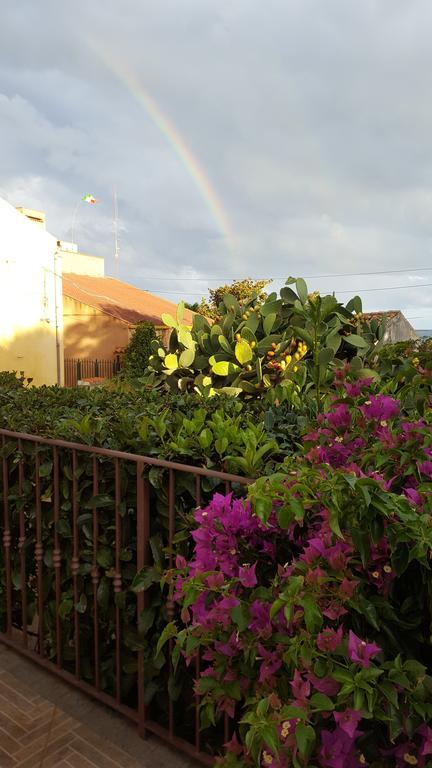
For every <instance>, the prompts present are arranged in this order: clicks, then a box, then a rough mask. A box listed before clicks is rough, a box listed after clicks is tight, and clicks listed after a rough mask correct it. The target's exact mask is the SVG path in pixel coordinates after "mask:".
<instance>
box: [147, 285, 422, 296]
mask: <svg viewBox="0 0 432 768" xmlns="http://www.w3.org/2000/svg"><path fill="white" fill-rule="evenodd" d="M430 287H432V283H419V284H418V285H388V286H385V287H384V288H356V289H353V288H350V289H349V290H344V291H339V290H337V291H334V293H337V294H339V293H353V294H356V293H366V291H368V292H369V291H404V290H406V289H408V288H430ZM142 290H145V288H144V289H142ZM154 291H155V292H156V293H164V294H176V295H179V296H182V295H183V294H187V295H188V296H202V293H194V292H191V291H188V290H187V289H186V288H184V289H183V290H182V291H159V290H158V289H157V288H155V289H154Z"/></svg>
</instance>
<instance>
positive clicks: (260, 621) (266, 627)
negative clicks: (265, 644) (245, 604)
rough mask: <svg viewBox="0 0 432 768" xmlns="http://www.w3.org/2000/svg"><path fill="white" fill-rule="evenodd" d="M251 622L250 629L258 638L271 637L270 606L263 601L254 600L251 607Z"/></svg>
mask: <svg viewBox="0 0 432 768" xmlns="http://www.w3.org/2000/svg"><path fill="white" fill-rule="evenodd" d="M250 617H251V621H250V623H249V629H250V631H251V632H253V634H255V635H258V637H263V638H266V637H270V635H271V633H272V625H271V621H270V605H269V603H263V602H262V600H254V602H253V603H252V604H251V607H250Z"/></svg>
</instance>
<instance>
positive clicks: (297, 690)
mask: <svg viewBox="0 0 432 768" xmlns="http://www.w3.org/2000/svg"><path fill="white" fill-rule="evenodd" d="M291 690H292V692H293V696H294V698H295V701H296V703H297V704H304V703H305V702H306V700H307V699H308V698H309V696H310V691H311V687H310V682H309V680H303V677H302V676H301V674H300V672H299V671H298V669H296V671H295V672H294V678H293V680H292V681H291Z"/></svg>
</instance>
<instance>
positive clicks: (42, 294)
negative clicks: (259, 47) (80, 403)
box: [0, 199, 64, 385]
mask: <svg viewBox="0 0 432 768" xmlns="http://www.w3.org/2000/svg"><path fill="white" fill-rule="evenodd" d="M63 369H64V364H63V303H62V279H61V259H60V257H59V252H58V247H57V241H56V239H55V238H54V237H53V236H52V235H50V234H49V233H48V232H46V231H45V216H44V214H42V213H40V212H38V211H33V210H29V209H24V208H21V209H15V208H14V207H13V206H12V205H10V204H9V203H8V202H6V200H2V199H0V370H3V371H5V370H7V371H18V372H19V371H24V375H25V376H27V377H31V378H33V382H34V384H38V385H40V384H55V383H58V384H62V383H63V378H64V373H63Z"/></svg>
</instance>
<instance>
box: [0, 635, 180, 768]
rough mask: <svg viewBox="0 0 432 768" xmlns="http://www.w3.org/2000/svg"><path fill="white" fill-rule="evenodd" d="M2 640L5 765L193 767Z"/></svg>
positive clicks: (0, 756)
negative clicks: (142, 736)
mask: <svg viewBox="0 0 432 768" xmlns="http://www.w3.org/2000/svg"><path fill="white" fill-rule="evenodd" d="M194 765H195V763H191V762H190V761H188V759H187V758H183V757H182V756H179V754H178V753H175V752H173V751H171V750H169V749H168V748H166V747H165V746H164V745H162V744H161V743H160V742H158V741H157V740H155V739H152V738H149V739H148V740H147V741H143V740H142V739H140V738H139V736H138V734H137V732H136V730H135V728H134V726H133V725H131V724H130V723H128V722H126V721H125V720H123V719H122V718H121V717H119V716H118V715H116V714H115V713H113V712H111V711H110V710H108V709H106V708H105V707H104V706H102V705H101V704H99V703H96V702H94V701H92V700H91V699H89V698H88V697H87V696H85V695H83V694H81V693H80V692H79V691H77V690H75V689H72V688H71V687H70V686H68V685H66V684H65V683H64V682H63V681H61V680H59V679H57V678H55V677H54V676H53V675H50V674H49V673H47V672H45V671H44V670H41V669H40V668H38V667H37V666H36V665H35V664H32V663H31V662H29V661H27V660H26V659H23V658H22V657H21V656H19V655H18V654H16V653H14V652H13V651H11V650H9V649H7V648H5V647H4V646H3V645H2V644H1V643H0V766H1V768H150V767H151V768H192V766H194Z"/></svg>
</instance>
